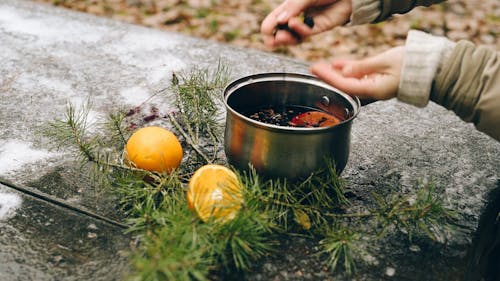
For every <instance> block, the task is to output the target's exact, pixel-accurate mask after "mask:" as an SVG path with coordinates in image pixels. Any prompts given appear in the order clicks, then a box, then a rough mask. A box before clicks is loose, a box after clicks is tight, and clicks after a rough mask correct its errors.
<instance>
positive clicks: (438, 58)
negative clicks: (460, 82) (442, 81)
mask: <svg viewBox="0 0 500 281" xmlns="http://www.w3.org/2000/svg"><path fill="white" fill-rule="evenodd" d="M453 44H454V43H453V42H451V41H449V40H448V39H446V38H444V37H438V36H433V35H431V34H427V33H424V32H421V31H416V30H411V31H410V32H409V33H408V37H407V39H406V44H405V54H404V59H403V65H402V69H401V78H400V81H399V87H398V93H397V98H398V100H400V101H402V102H405V103H408V104H412V105H415V106H417V107H424V106H426V105H427V103H428V102H429V95H430V92H431V87H432V83H433V81H434V77H435V76H436V74H437V72H438V71H439V67H440V65H441V62H442V60H443V58H444V57H445V56H446V54H447V53H448V52H449V50H451V48H452V47H453Z"/></svg>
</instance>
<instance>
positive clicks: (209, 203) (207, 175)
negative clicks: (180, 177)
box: [186, 164, 243, 222]
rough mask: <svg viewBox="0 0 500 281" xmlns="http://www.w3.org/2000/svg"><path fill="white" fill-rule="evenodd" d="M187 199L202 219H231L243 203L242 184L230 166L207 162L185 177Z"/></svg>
mask: <svg viewBox="0 0 500 281" xmlns="http://www.w3.org/2000/svg"><path fill="white" fill-rule="evenodd" d="M186 197H187V201H188V206H189V208H190V209H194V210H195V212H196V213H197V214H198V216H199V217H200V219H201V220H202V221H207V220H208V219H210V218H212V217H213V218H215V219H216V220H219V221H221V222H227V221H229V220H232V219H233V218H234V217H235V216H236V214H237V212H238V211H239V210H240V208H241V204H242V203H243V196H242V187H241V183H240V182H239V180H238V177H237V176H236V174H235V173H234V172H233V171H231V169H229V168H227V167H225V166H222V165H215V164H209V165H205V166H203V167H201V168H199V169H198V170H197V171H196V172H195V173H194V175H193V176H192V177H191V179H190V180H189V187H188V190H187V194H186Z"/></svg>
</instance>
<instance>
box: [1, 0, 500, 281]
mask: <svg viewBox="0 0 500 281" xmlns="http://www.w3.org/2000/svg"><path fill="white" fill-rule="evenodd" d="M0 42H1V43H0V61H1V62H2V63H1V64H0V95H1V98H0V177H1V178H4V179H7V180H9V181H11V182H13V183H15V184H26V185H31V186H34V187H36V188H38V189H39V190H41V191H43V192H46V193H48V194H51V195H54V196H57V197H58V198H61V199H62V200H67V201H69V202H72V203H73V204H76V205H79V204H80V205H82V206H85V207H88V208H91V209H93V210H94V211H96V212H98V213H102V214H106V215H109V214H111V213H112V211H111V210H112V209H113V206H110V207H109V208H107V207H102V204H100V203H96V202H100V201H95V200H92V199H93V198H92V196H91V195H90V194H92V192H91V190H90V188H89V187H88V185H87V184H88V182H87V181H86V180H85V179H82V180H81V181H80V180H76V179H78V169H77V168H76V167H77V166H76V165H77V163H75V162H74V161H73V159H72V156H71V153H70V151H69V150H68V149H67V148H62V149H61V150H59V151H52V150H50V149H49V148H50V143H47V140H45V139H43V138H41V137H40V135H39V134H37V130H38V128H39V127H40V125H42V124H44V123H46V122H47V121H50V120H53V119H54V118H62V117H63V114H64V113H65V110H66V105H67V103H68V102H71V103H72V104H75V105H82V104H84V103H85V102H86V101H87V100H88V99H91V100H92V103H93V107H92V111H91V113H90V115H89V116H90V120H91V121H95V122H98V121H99V120H102V119H103V118H104V116H106V114H107V113H108V112H110V111H112V110H115V109H119V108H123V107H134V106H137V105H139V104H141V103H142V102H143V101H144V100H145V99H147V98H148V97H149V96H150V95H151V94H152V93H154V92H156V91H158V90H160V89H164V88H166V87H168V85H169V83H170V78H171V76H172V73H173V72H178V71H183V70H188V69H191V68H193V67H209V68H210V67H212V68H214V67H215V66H216V65H217V64H218V63H219V62H222V63H224V64H225V65H228V67H229V68H230V70H231V72H232V76H233V77H234V78H238V77H241V76H245V75H250V74H255V73H261V72H299V73H307V72H308V64H307V62H303V61H296V60H292V59H290V58H287V57H284V56H280V55H276V54H272V53H267V52H261V51H255V50H249V49H241V48H236V47H233V46H229V45H224V44H219V43H215V42H211V41H206V40H200V39H196V38H192V37H187V36H183V35H180V34H176V33H169V32H164V31H158V30H153V29H149V28H144V27H139V26H134V25H130V24H125V23H121V22H116V21H112V20H107V19H103V18H98V17H95V16H91V15H87V14H82V13H77V12H73V11H68V10H65V9H59V8H53V7H50V6H46V5H41V4H35V3H32V2H29V1H16V0H3V1H1V2H0ZM167 100H168V97H167ZM151 102H152V103H156V105H157V106H159V107H160V109H161V110H168V109H169V108H171V106H172V104H169V103H168V102H165V100H163V99H162V100H153V101H151ZM223 117H224V116H221V119H223ZM351 141H352V143H351V154H350V160H349V162H348V165H347V167H346V169H345V170H344V172H343V174H342V176H343V178H345V179H346V180H347V181H348V184H349V188H350V189H351V190H353V191H354V192H355V193H356V194H357V196H359V198H360V200H359V201H357V204H359V205H360V206H361V207H362V205H363V202H364V199H366V198H367V197H368V196H369V194H370V192H377V193H380V194H387V192H389V191H391V192H400V193H402V194H406V193H408V192H411V191H414V190H415V187H416V184H415V183H416V182H417V181H430V180H432V181H434V182H435V183H436V185H438V186H441V187H443V188H444V189H445V192H446V198H447V204H448V205H449V206H450V207H451V208H453V209H455V210H457V211H460V212H461V213H463V214H464V216H465V219H464V221H463V222H462V223H463V224H465V225H466V226H468V228H467V230H466V231H465V232H464V233H463V234H462V235H458V236H457V237H452V238H451V241H450V242H449V245H447V246H446V247H443V248H436V246H435V245H434V244H429V243H423V244H421V245H420V246H419V249H420V250H418V251H415V247H413V246H414V245H410V244H408V243H407V242H405V241H406V240H405V239H403V238H402V237H392V236H391V237H390V238H389V240H384V241H379V242H374V243H375V245H374V247H375V248H378V249H379V253H378V254H379V255H378V256H377V260H378V262H377V265H375V266H371V267H366V268H365V267H362V268H360V271H359V272H358V275H357V276H356V277H355V279H356V280H385V279H388V278H389V277H391V278H393V279H395V280H450V279H451V278H454V277H456V276H457V275H458V274H459V273H460V272H461V271H462V270H463V267H464V259H465V253H466V251H467V248H468V247H469V246H470V245H471V240H472V236H473V234H474V231H475V229H476V228H477V225H478V222H479V217H480V215H481V213H482V211H483V209H484V208H485V206H486V203H487V201H488V199H487V194H488V193H489V192H490V191H492V190H494V189H495V188H496V187H497V184H498V181H499V173H500V157H499V156H500V145H499V144H498V143H497V142H495V141H494V140H492V139H491V138H489V137H487V136H486V135H484V134H482V133H480V132H477V131H476V130H475V129H474V128H473V126H472V125H470V124H466V123H464V122H462V121H461V120H459V118H457V117H456V116H455V115H454V114H453V113H451V112H449V111H447V110H445V109H443V108H441V107H439V106H437V105H434V104H431V105H429V106H428V107H426V108H424V109H417V108H414V107H412V106H408V105H404V104H402V103H399V102H397V101H388V102H377V103H373V104H370V105H368V106H366V107H363V108H362V110H361V112H360V114H359V115H358V117H357V118H356V120H354V123H353V127H352V140H351ZM1 192H3V193H2V194H6V195H5V196H3V195H2V197H1V200H0V205H1V206H7V205H9V206H10V204H13V203H15V202H17V201H16V200H17V199H12V198H16V196H21V198H22V199H21V201H23V203H22V204H21V207H19V208H13V209H11V211H9V216H7V217H6V218H3V219H0V223H1V224H2V225H3V226H4V227H3V228H2V235H1V237H2V238H1V239H2V241H1V243H0V247H1V251H0V252H1V253H2V257H1V259H2V261H4V262H3V263H2V265H1V266H2V267H3V268H1V270H0V272H2V273H1V274H3V276H1V277H2V280H59V279H58V277H57V276H58V275H59V274H63V276H65V278H64V279H65V280H66V279H69V280H72V279H75V280H96V279H98V278H103V280H110V279H105V278H106V277H107V276H109V275H107V274H108V272H107V270H110V271H111V272H121V271H123V268H124V267H125V265H124V264H123V263H121V262H117V263H114V262H113V259H114V257H115V254H116V253H117V252H118V251H119V250H117V249H120V248H122V247H123V246H124V244H123V243H125V242H123V240H122V237H121V236H120V235H115V234H111V235H108V234H103V235H100V234H98V236H97V237H105V240H107V243H109V244H107V246H106V245H105V246H102V245H101V246H99V243H96V244H92V243H93V242H92V241H94V240H95V239H94V240H92V239H90V240H91V242H89V243H84V244H85V245H87V246H81V247H83V248H84V249H83V250H82V251H81V252H79V251H76V253H75V251H73V250H74V249H79V247H80V246H79V245H80V244H78V243H79V242H78V241H79V240H84V241H86V240H89V239H88V232H89V230H88V227H89V225H91V224H96V222H94V220H92V219H89V220H88V221H87V218H84V217H81V216H80V215H75V214H72V213H70V212H67V211H65V210H59V209H58V208H57V207H53V206H52V205H46V204H45V203H43V202H38V201H36V200H35V201H33V200H31V199H24V197H23V196H22V195H12V194H16V193H15V192H14V193H13V191H10V190H7V189H6V188H5V186H2V190H1ZM79 220H84V221H85V222H84V223H81V224H77V223H75V221H79ZM46 223H49V225H45V224H46ZM98 228H101V226H98ZM111 232H113V231H111ZM35 234H36V235H35ZM54 234H57V235H60V236H56V237H57V239H58V240H60V241H63V242H60V243H62V244H60V243H59V242H57V243H56V242H53V241H54V240H50V238H51V237H52V236H54ZM91 236H92V235H91ZM86 237H87V238H86ZM9 241H12V243H10V242H9ZM72 241H73V242H72ZM23 243H28V244H30V245H32V246H30V247H27V248H26V249H24V250H23V251H21V252H17V251H18V250H17V249H18V248H19V247H21V246H22V244H23ZM59 244H60V246H58V245H59ZM89 245H95V248H92V247H91V246H89ZM315 246H316V244H315V243H313V241H309V240H307V239H301V238H297V239H295V238H293V239H290V240H289V241H285V243H284V245H283V249H282V251H280V253H279V254H277V255H274V256H270V257H269V258H268V259H266V260H263V261H260V262H259V264H258V265H257V266H256V268H255V270H254V271H253V273H252V274H250V275H249V276H246V278H247V279H250V280H304V279H311V280H333V279H335V280H343V279H346V280H347V279H350V278H344V277H342V276H341V275H337V276H336V275H335V274H332V273H331V272H329V271H328V270H326V269H325V268H324V267H323V266H322V265H321V261H320V260H319V259H318V257H315V256H312V255H308V253H311V252H312V250H314V247H315ZM110 248H111V250H110ZM67 249H70V250H68V253H69V255H70V256H71V255H73V254H74V255H75V256H77V257H68V258H66V260H71V262H69V263H67V264H66V265H67V268H64V269H60V268H57V267H56V269H54V268H51V257H52V259H55V260H59V261H61V260H60V259H59V255H57V253H59V252H64V251H66V250H67ZM86 251H87V252H86ZM94 251H95V252H94ZM54 252H57V253H56V254H54ZM54 255H55V256H56V257H57V258H53V257H54ZM78 255H80V256H78ZM82 256H83V257H82ZM63 257H64V255H63ZM89 257H90V258H89ZM108 259H109V260H108ZM93 262H97V263H98V265H95V264H92V263H93ZM88 263H90V264H91V266H89V267H85V265H86V264H88ZM80 265H83V266H81V267H80Z"/></svg>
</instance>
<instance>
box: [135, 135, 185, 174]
mask: <svg viewBox="0 0 500 281" xmlns="http://www.w3.org/2000/svg"><path fill="white" fill-rule="evenodd" d="M125 157H126V159H127V161H128V162H129V163H130V164H131V165H132V166H134V167H137V168H139V169H143V170H148V171H154V172H159V173H162V172H167V173H168V172H171V171H172V170H173V169H175V168H177V167H179V165H180V163H181V160H182V146H181V143H180V142H179V139H177V137H176V136H175V135H174V134H173V133H172V132H170V131H169V130H167V129H164V128H161V127H154V126H152V127H144V128H141V129H139V130H137V131H136V132H135V133H133V134H132V136H130V138H129V139H128V141H127V145H126V146H125Z"/></svg>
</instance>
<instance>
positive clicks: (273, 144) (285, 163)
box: [224, 73, 360, 179]
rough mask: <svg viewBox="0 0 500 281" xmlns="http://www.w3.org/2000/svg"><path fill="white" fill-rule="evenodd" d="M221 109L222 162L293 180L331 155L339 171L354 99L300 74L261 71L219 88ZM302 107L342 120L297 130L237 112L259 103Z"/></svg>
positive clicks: (343, 162)
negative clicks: (223, 118) (221, 90)
mask: <svg viewBox="0 0 500 281" xmlns="http://www.w3.org/2000/svg"><path fill="white" fill-rule="evenodd" d="M224 103H225V107H226V110H227V115H226V128H225V134H224V148H225V153H226V156H227V159H228V162H229V163H230V164H231V165H233V166H235V167H236V168H238V169H247V168H248V167H249V164H251V165H253V167H254V168H255V169H256V171H257V172H258V173H259V174H262V175H265V176H268V177H285V178H289V179H296V178H299V177H303V176H308V175H310V174H311V173H312V172H314V171H317V170H319V169H320V168H322V167H324V165H325V162H324V161H325V160H328V159H330V160H331V159H333V160H334V161H335V164H336V170H337V173H339V174H340V173H341V172H342V170H343V169H344V167H345V165H346V163H347V160H348V157H349V146H350V131H351V124H352V121H353V119H354V118H355V117H356V115H357V114H358V112H359V109H360V101H359V100H358V99H357V98H355V97H351V96H349V95H347V94H345V93H342V92H341V91H339V90H337V89H335V88H333V87H331V86H329V85H328V84H326V83H324V82H322V81H320V80H318V79H317V78H315V77H313V76H309V75H303V74H292V73H264V74H256V75H252V76H248V77H243V78H240V79H238V80H235V81H233V82H231V83H230V84H229V85H228V86H227V87H226V88H225V90H224ZM285 105H295V106H306V107H313V108H319V109H322V110H324V111H327V112H330V113H332V114H334V115H338V114H344V117H345V121H342V122H341V123H340V124H337V125H335V126H330V127H317V128H298V127H286V126H278V125H271V124H267V123H263V122H260V121H256V120H253V119H251V118H249V117H247V116H245V115H244V114H243V113H244V112H245V111H247V110H248V109H250V108H257V107H262V106H277V107H280V106H285Z"/></svg>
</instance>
